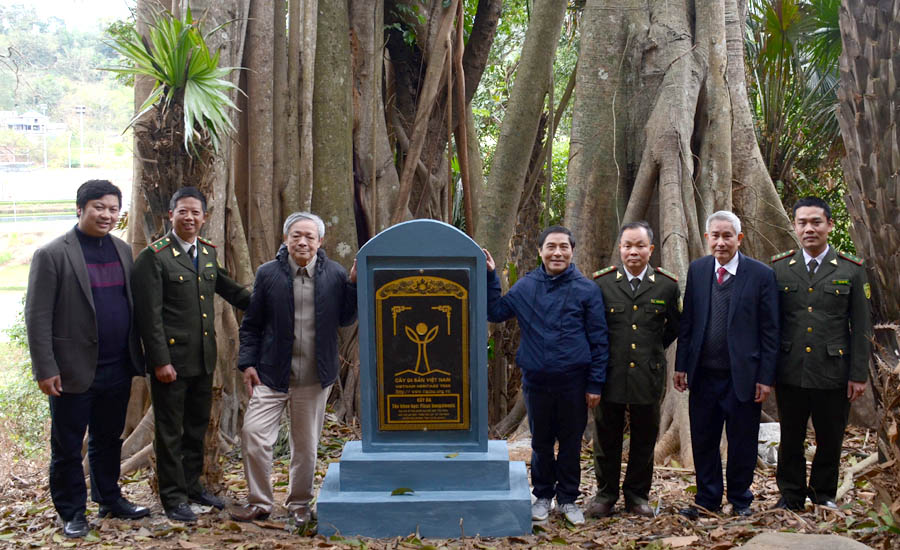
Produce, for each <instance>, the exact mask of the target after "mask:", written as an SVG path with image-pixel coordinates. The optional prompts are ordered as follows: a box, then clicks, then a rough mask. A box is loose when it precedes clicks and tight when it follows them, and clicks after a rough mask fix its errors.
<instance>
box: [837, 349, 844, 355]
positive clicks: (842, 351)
mask: <svg viewBox="0 0 900 550" xmlns="http://www.w3.org/2000/svg"><path fill="white" fill-rule="evenodd" d="M838 355H840V356H842V357H843V355H844V350H842V349H839V350H838Z"/></svg>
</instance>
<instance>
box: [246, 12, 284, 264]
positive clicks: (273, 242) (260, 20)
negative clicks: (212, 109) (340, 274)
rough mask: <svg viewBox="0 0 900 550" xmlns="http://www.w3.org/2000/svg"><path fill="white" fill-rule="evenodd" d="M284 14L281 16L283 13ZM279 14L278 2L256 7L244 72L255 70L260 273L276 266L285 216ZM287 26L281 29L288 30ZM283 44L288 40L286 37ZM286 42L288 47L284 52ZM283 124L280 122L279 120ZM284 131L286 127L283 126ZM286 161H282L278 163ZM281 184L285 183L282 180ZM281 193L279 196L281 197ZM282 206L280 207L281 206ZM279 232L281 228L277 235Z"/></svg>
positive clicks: (252, 193)
mask: <svg viewBox="0 0 900 550" xmlns="http://www.w3.org/2000/svg"><path fill="white" fill-rule="evenodd" d="M278 11H280V10H278ZM275 13H276V10H275V9H274V4H273V3H272V2H258V1H257V2H251V3H250V18H249V20H248V21H247V46H246V49H245V51H244V62H243V63H242V66H244V67H252V70H250V71H247V74H246V75H245V77H246V79H247V97H248V98H249V101H247V142H246V147H247V149H248V166H247V172H248V183H249V185H248V186H247V195H246V198H245V200H246V201H247V202H246V216H247V230H248V235H247V239H248V241H249V245H250V260H251V263H252V265H253V267H254V270H255V268H257V267H259V266H260V265H262V264H263V263H264V262H267V261H269V260H271V259H272V258H273V257H274V255H275V251H276V250H277V249H278V243H279V242H280V240H281V239H280V238H279V237H280V236H281V226H280V224H279V223H278V220H280V219H281V211H280V209H279V208H276V206H277V203H276V202H275V201H274V200H273V198H274V197H279V198H280V191H281V187H280V186H276V185H275V183H274V173H275V169H276V168H282V167H281V166H278V167H276V166H274V162H275V160H276V151H275V149H274V147H275V144H276V143H278V144H283V140H282V139H281V138H282V136H281V135H279V136H278V138H279V139H275V134H274V133H273V129H274V128H273V127H274V120H273V113H274V81H275V77H274V74H273V73H274V72H275V68H276V65H277V66H278V68H279V69H280V68H281V66H282V64H281V63H280V60H276V57H275V55H276V54H277V51H275V50H277V49H278V48H277V47H275V28H276V25H275ZM283 24H284V22H283V21H281V22H280V25H282V26H283ZM282 40H283V37H282ZM283 45H284V44H283V42H282V46H283ZM278 118H279V119H280V118H281V117H280V116H279V117H278ZM279 127H280V128H279V129H281V130H282V131H283V129H284V128H283V127H281V126H280V125H279ZM277 160H279V161H281V160H282V159H281V158H277ZM279 179H281V178H279ZM276 189H277V191H276ZM279 202H280V201H279ZM276 227H277V228H278V229H277V230H276Z"/></svg>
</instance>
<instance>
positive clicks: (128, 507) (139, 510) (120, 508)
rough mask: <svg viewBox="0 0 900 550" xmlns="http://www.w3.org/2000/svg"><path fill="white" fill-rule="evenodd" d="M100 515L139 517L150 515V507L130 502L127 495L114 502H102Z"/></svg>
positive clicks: (126, 517)
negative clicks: (126, 497)
mask: <svg viewBox="0 0 900 550" xmlns="http://www.w3.org/2000/svg"><path fill="white" fill-rule="evenodd" d="M98 515H99V516H100V517H101V518H105V517H106V516H112V517H114V518H121V519H139V518H142V517H146V516H149V515H150V508H147V507H146V506H137V505H135V504H132V503H130V502H128V500H126V499H125V497H119V500H117V501H115V502H114V503H112V504H108V505H107V504H101V505H100V511H99V513H98Z"/></svg>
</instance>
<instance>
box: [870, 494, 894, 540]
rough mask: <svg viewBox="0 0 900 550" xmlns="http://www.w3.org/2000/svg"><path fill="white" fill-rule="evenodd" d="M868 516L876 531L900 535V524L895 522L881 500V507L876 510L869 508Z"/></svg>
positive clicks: (889, 510)
mask: <svg viewBox="0 0 900 550" xmlns="http://www.w3.org/2000/svg"><path fill="white" fill-rule="evenodd" d="M869 517H870V518H872V521H873V522H874V523H875V528H876V529H877V530H878V531H881V532H887V533H893V534H895V535H900V525H898V524H897V521H896V520H895V519H894V515H893V514H892V513H891V509H890V508H888V505H887V504H885V503H883V502H882V503H881V509H880V510H879V511H877V512H876V511H875V510H869Z"/></svg>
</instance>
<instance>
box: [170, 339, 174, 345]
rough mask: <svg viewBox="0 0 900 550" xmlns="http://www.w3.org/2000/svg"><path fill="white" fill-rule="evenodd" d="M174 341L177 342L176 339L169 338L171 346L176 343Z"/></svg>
mask: <svg viewBox="0 0 900 550" xmlns="http://www.w3.org/2000/svg"><path fill="white" fill-rule="evenodd" d="M174 343H175V339H174V338H169V345H170V346H171V345H172V344H174Z"/></svg>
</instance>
